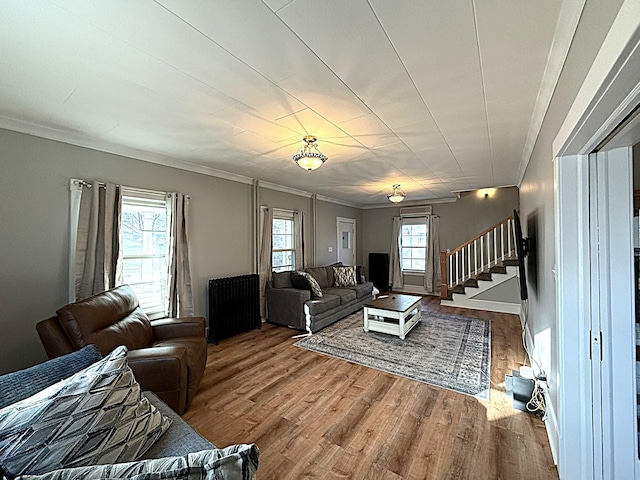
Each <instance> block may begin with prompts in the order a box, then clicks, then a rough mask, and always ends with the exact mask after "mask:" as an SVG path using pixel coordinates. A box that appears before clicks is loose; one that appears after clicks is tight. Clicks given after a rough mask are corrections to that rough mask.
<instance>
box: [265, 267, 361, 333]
mask: <svg viewBox="0 0 640 480" xmlns="http://www.w3.org/2000/svg"><path fill="white" fill-rule="evenodd" d="M334 266H341V265H340V264H335V265H328V266H324V267H312V268H307V269H305V272H307V273H309V274H310V275H311V276H312V277H313V278H314V279H315V280H316V281H317V282H318V285H319V286H320V288H321V289H322V297H321V298H313V295H312V292H311V291H310V290H305V289H301V288H296V287H295V286H294V285H293V283H292V282H291V275H292V274H293V272H282V273H275V272H274V273H273V280H272V281H271V282H270V284H269V285H268V286H267V289H266V292H265V296H266V302H267V321H268V322H269V323H273V324H276V325H283V326H287V327H290V328H295V329H297V330H306V331H307V332H309V333H315V332H317V331H318V330H321V329H323V328H325V327H327V326H329V325H331V324H332V323H334V322H337V321H338V320H340V319H342V318H344V317H346V316H347V315H349V314H351V313H353V312H356V311H358V310H359V309H361V308H362V307H363V306H364V304H365V303H368V302H370V301H371V299H372V291H373V283H371V282H367V281H366V280H365V278H364V275H363V274H360V275H357V281H358V283H357V284H356V285H354V286H348V287H336V286H335V285H334V275H333V267H334Z"/></svg>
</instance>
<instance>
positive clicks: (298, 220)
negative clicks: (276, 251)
mask: <svg viewBox="0 0 640 480" xmlns="http://www.w3.org/2000/svg"><path fill="white" fill-rule="evenodd" d="M293 232H294V234H295V236H296V237H295V245H294V248H295V249H296V270H302V269H303V268H304V267H305V258H304V240H303V239H304V236H303V235H304V214H303V213H302V212H301V211H299V210H297V211H295V212H293Z"/></svg>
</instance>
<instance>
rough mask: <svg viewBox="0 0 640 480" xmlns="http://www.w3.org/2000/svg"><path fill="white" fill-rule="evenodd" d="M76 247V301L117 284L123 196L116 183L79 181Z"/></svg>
mask: <svg viewBox="0 0 640 480" xmlns="http://www.w3.org/2000/svg"><path fill="white" fill-rule="evenodd" d="M79 185H80V186H81V188H82V194H81V197H80V205H79V207H80V210H79V213H78V228H77V236H76V247H75V297H76V298H75V300H82V299H84V298H87V297H90V296H91V295H94V294H96V293H99V292H103V291H105V290H108V289H109V288H113V287H115V285H116V272H117V270H118V252H119V250H120V242H119V238H120V216H121V208H122V195H121V193H120V188H119V187H118V186H117V185H115V184H113V183H106V184H102V183H100V182H92V183H87V182H80V183H79Z"/></svg>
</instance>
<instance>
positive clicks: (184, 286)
mask: <svg viewBox="0 0 640 480" xmlns="http://www.w3.org/2000/svg"><path fill="white" fill-rule="evenodd" d="M169 198H170V200H171V243H170V247H169V249H170V250H169V252H170V255H169V300H168V312H167V313H168V315H169V317H192V316H193V315H194V306H193V288H192V286H191V268H190V266H189V237H188V235H187V232H188V230H189V229H188V225H187V223H188V218H189V197H188V196H186V195H185V194H184V193H177V192H174V193H171V194H169Z"/></svg>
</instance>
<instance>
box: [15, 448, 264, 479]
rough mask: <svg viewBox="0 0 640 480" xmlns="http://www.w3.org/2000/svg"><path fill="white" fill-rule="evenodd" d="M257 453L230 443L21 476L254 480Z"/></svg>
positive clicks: (37, 477)
mask: <svg viewBox="0 0 640 480" xmlns="http://www.w3.org/2000/svg"><path fill="white" fill-rule="evenodd" d="M258 456H259V452H258V447H256V446H255V445H254V444H249V445H248V444H241V445H231V446H229V447H227V448H222V449H212V450H203V451H200V452H195V453H190V454H189V455H187V456H183V457H166V458H158V459H151V460H141V461H139V462H128V463H117V464H115V465H92V466H90V467H78V468H66V469H62V470H55V471H53V472H49V473H45V474H43V475H24V476H22V477H19V480H104V479H118V478H120V479H125V478H126V479H129V480H156V479H158V480H200V479H202V480H205V479H216V480H253V479H255V478H256V470H257V469H258ZM16 480H18V479H16Z"/></svg>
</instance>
